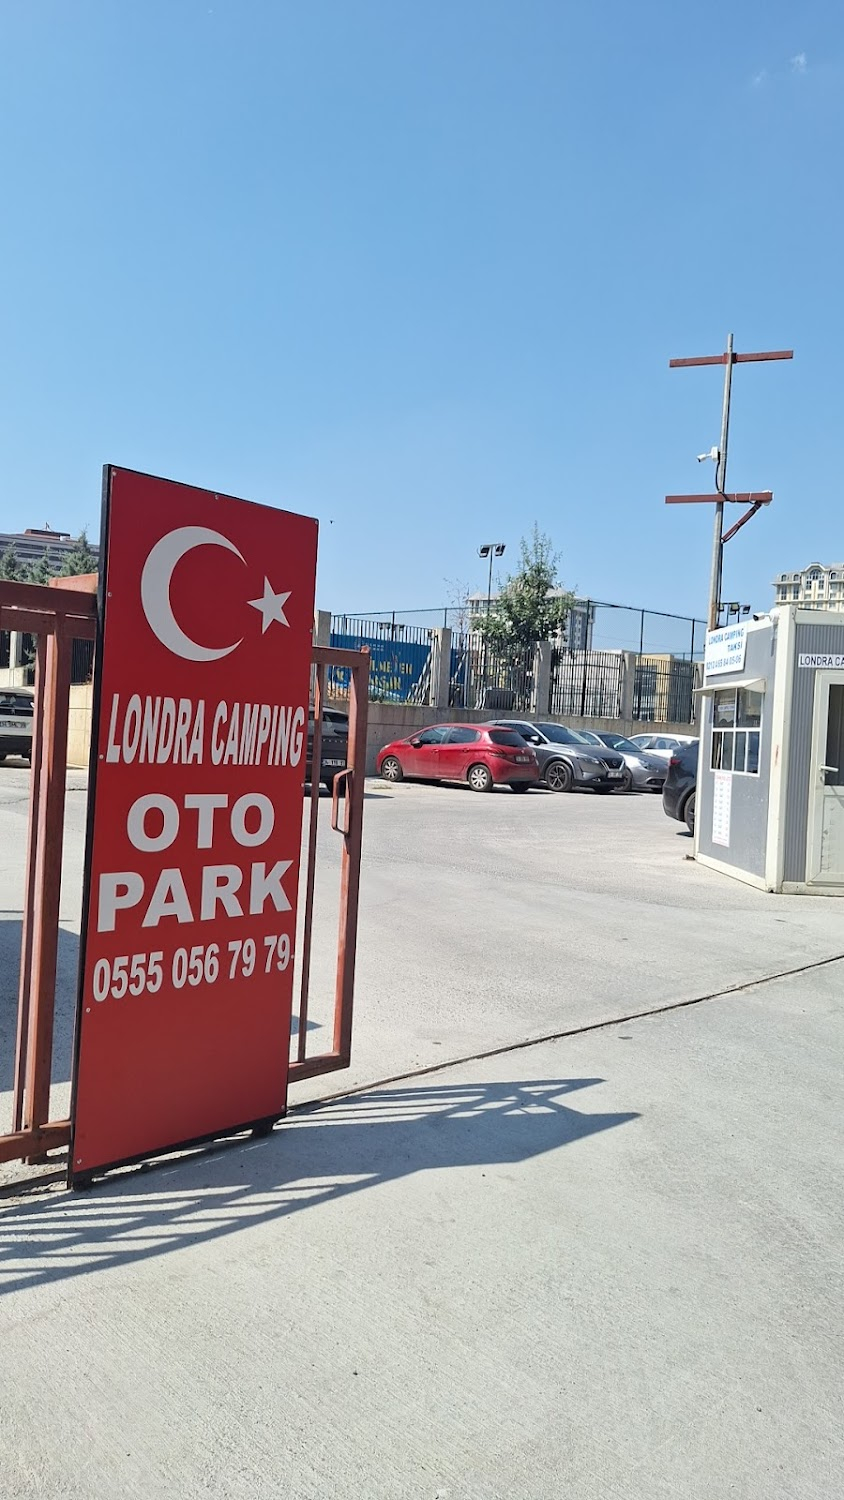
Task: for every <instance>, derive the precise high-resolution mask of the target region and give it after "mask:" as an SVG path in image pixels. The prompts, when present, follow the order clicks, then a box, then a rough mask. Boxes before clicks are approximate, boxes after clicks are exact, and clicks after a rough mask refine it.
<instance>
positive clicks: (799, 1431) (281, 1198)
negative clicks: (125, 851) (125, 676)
mask: <svg viewBox="0 0 844 1500" xmlns="http://www.w3.org/2000/svg"><path fill="white" fill-rule="evenodd" d="M26 784H27V778H26V773H25V772H24V771H22V770H16V769H14V768H12V767H7V768H4V769H3V773H2V777H0V906H2V908H3V909H4V910H3V917H4V920H3V921H0V941H2V942H3V949H2V958H3V960H4V962H3V968H2V974H3V985H2V991H0V994H1V995H2V999H1V1000H0V1005H2V1010H0V1014H1V1015H2V1017H3V1027H4V1030H3V1040H2V1046H3V1048H4V1053H3V1057H4V1065H7V1063H8V1055H9V1054H8V1042H9V1033H8V1028H9V1017H10V1016H11V1015H12V1014H13V1012H14V982H13V979H14V976H13V967H14V962H13V947H14V940H15V938H16V937H17V935H18V931H19V929H18V925H17V924H18V922H19V910H20V881H21V874H22V857H23V835H24V832H25V826H26V821H25V815H26ZM70 785H71V790H70V791H69V794H68V819H67V825H68V837H67V849H68V875H67V880H66V883H65V889H64V891H63V917H64V928H65V933H64V937H63V941H62V948H61V953H60V960H61V969H60V1000H61V1007H62V1014H63V1015H64V1016H65V1020H64V1021H63V1022H61V1023H60V1035H61V1036H62V1038H63V1040H62V1048H65V1049H66V1047H67V1037H68V1035H69V1033H68V1031H67V1026H68V1020H67V1018H68V1017H69V1012H70V1005H71V1003H72V981H73V965H74V960H75V928H74V924H75V923H76V922H78V915H76V914H77V913H78V880H79V869H80V859H81V846H82V845H81V840H82V829H83V826H84V807H85V791H84V777H81V776H78V775H73V776H71V779H70ZM327 811H328V809H327V803H326V804H325V805H324V808H323V812H324V814H326V816H325V817H324V820H323V828H322V832H321V835H320V872H321V873H320V877H319V884H318V905H317V928H316V936H315V966H314V992H315V993H314V1003H313V1011H312V1020H313V1022H314V1023H315V1036H316V1038H317V1041H318V1039H319V1038H318V1033H319V1029H320V1028H321V1027H322V1026H324V1024H325V1022H326V1021H327V1019H328V1015H329V1004H328V997H329V995H330V982H331V965H332V960H333V954H334V941H335V932H334V913H333V905H334V903H333V895H334V883H335V879H336V874H337V848H338V841H337V836H336V835H335V834H332V832H331V831H330V829H329V827H328V818H327ZM690 849H691V844H690V840H689V838H688V836H687V835H686V833H685V830H684V829H683V827H682V826H681V825H680V824H677V823H673V822H671V821H669V820H668V819H667V818H665V816H664V815H663V813H662V809H661V804H660V801H659V799H658V798H656V797H651V796H635V795H630V796H612V797H600V796H594V795H590V794H583V795H572V796H564V795H557V796H555V795H553V794H551V793H545V792H531V793H530V795H529V796H527V797H516V796H513V795H512V794H509V793H508V792H507V791H500V792H498V791H496V792H493V793H492V794H490V795H488V796H477V795H475V794H473V793H472V792H470V791H468V790H467V789H464V788H461V787H456V786H452V787H436V786H416V785H411V784H403V785H401V786H399V787H387V786H384V785H382V784H380V783H378V782H371V783H369V784H368V786H367V801H366V821H365V836H364V864H363V881H362V897H361V930H360V946H359V968H358V986H357V1012H356V1021H355V1044H354V1057H353V1066H352V1068H351V1070H350V1072H349V1073H347V1074H335V1075H333V1076H331V1077H329V1078H327V1079H316V1080H312V1081H311V1082H310V1083H309V1084H307V1085H300V1086H299V1087H298V1088H297V1089H296V1091H295V1093H296V1101H294V1102H297V1101H298V1102H300V1103H301V1102H302V1101H303V1100H306V1099H307V1098H309V1097H318V1096H325V1095H327V1094H331V1093H334V1092H336V1091H338V1090H344V1089H357V1092H356V1093H354V1094H352V1095H351V1096H350V1097H348V1098H346V1099H343V1100H340V1101H338V1102H337V1103H335V1104H334V1105H332V1106H329V1107H325V1108H322V1109H316V1110H312V1109H308V1108H305V1109H301V1110H299V1111H294V1113H293V1114H292V1115H291V1117H290V1118H289V1120H288V1122H287V1123H286V1124H285V1125H284V1126H282V1127H281V1128H279V1129H278V1130H277V1131H276V1132H274V1134H273V1136H272V1137H271V1138H270V1140H268V1141H262V1142H243V1141H238V1142H235V1143H232V1144H228V1145H224V1146H221V1147H219V1148H217V1149H216V1150H212V1151H210V1152H206V1153H203V1154H201V1155H199V1156H193V1157H188V1158H187V1159H183V1160H171V1161H169V1162H167V1163H165V1164H163V1165H160V1166H159V1167H157V1168H156V1169H155V1170H154V1171H152V1172H151V1173H149V1174H139V1173H137V1172H134V1173H127V1174H124V1175H119V1176H116V1177H114V1178H112V1179H111V1180H110V1181H107V1182H106V1183H104V1184H102V1185H101V1186H99V1187H97V1188H96V1189H95V1190H94V1191H93V1192H92V1193H90V1194H80V1195H75V1196H74V1197H68V1196H67V1195H63V1194H62V1193H61V1192H60V1191H59V1190H58V1187H50V1186H49V1185H47V1184H45V1186H44V1187H42V1188H41V1189H40V1190H39V1191H38V1192H36V1193H35V1194H33V1193H32V1192H30V1194H29V1195H28V1197H26V1198H20V1197H18V1196H17V1194H16V1192H15V1191H14V1190H12V1191H11V1193H10V1192H9V1190H7V1196H6V1203H5V1208H4V1211H3V1212H2V1213H0V1290H2V1291H6V1292H7V1293H8V1295H7V1296H6V1297H5V1298H4V1299H3V1300H2V1302H0V1340H2V1343H3V1348H4V1361H3V1369H2V1371H0V1412H2V1414H3V1415H2V1417H0V1459H2V1462H3V1467H4V1473H5V1475H6V1479H5V1491H4V1492H5V1493H8V1494H9V1496H10V1497H11V1500H35V1497H36V1496H38V1497H40V1496H41V1495H43V1494H62V1495H65V1494H66V1495H68V1496H73V1497H75V1500H99V1497H100V1496H106V1495H111V1494H116V1493H121V1494H125V1495H127V1496H132V1497H134V1496H138V1497H139V1500H140V1497H141V1496H144V1497H145V1496H147V1495H150V1494H152V1495H161V1496H165V1497H168V1500H169V1497H170V1496H176V1495H179V1497H180V1500H185V1497H187V1500H194V1497H197V1500H198V1497H200V1496H207V1495H213V1496H214V1497H215V1500H217V1497H221V1500H246V1497H247V1496H248V1497H249V1500H255V1497H258V1500H270V1497H274V1496H275V1495H277V1494H282V1493H283V1494H286V1495H290V1496H291V1497H296V1500H326V1497H338V1500H358V1497H359V1496H361V1495H365V1496H367V1497H370V1496H371V1497H373V1500H445V1497H448V1500H504V1497H509V1496H511V1495H513V1494H516V1493H518V1494H519V1495H522V1496H524V1497H526V1500H547V1497H548V1496H549V1495H557V1494H572V1495H576V1496H577V1497H578V1500H605V1497H606V1496H607V1495H615V1494H618V1495H620V1496H621V1495H623V1496H624V1497H625V1500H654V1497H656V1496H665V1497H669V1496H672V1497H673V1496H675V1495H683V1496H687V1497H690V1500H711V1497H712V1496H715V1495H717V1496H721V1495H728V1494H736V1495H740V1496H742V1500H796V1497H798V1496H799V1497H800V1500H822V1497H823V1500H828V1497H829V1496H830V1495H831V1494H834V1493H836V1492H837V1489H838V1488H839V1475H840V1471H841V1464H842V1462H844V1450H842V1442H841V1431H842V1424H841V1412H840V1380H839V1374H838V1363H839V1362H838V1356H837V1349H838V1347H840V1345H839V1344H838V1338H839V1336H840V1331H841V1330H840V1294H839V1290H836V1287H837V1284H838V1271H839V1270H840V1242H841V1232H842V1228H843V1227H844V1226H842V1222H841V1208H840V1205H841V1191H840V1162H841V1159H842V1147H844V1141H842V1138H841V1119H842V1109H841V1105H842V1102H844V1101H842V1097H841V1073H840V1066H839V1064H838V1060H837V1059H838V1057H839V1056H840V1042H841V1035H840V1029H841V1015H842V1008H844V1007H842V991H844V985H842V976H844V934H842V907H841V906H840V904H839V903H838V902H836V901H834V900H825V899H823V898H811V899H803V898H794V897H781V898H775V897H771V896H766V895H764V894H762V893H760V892H758V891H755V890H753V889H751V888H749V887H745V886H742V885H740V884H738V883H736V882H733V881H729V880H726V879H724V878H722V877H719V876H718V875H716V874H714V873H713V872H711V871H707V870H704V869H702V868H699V867H698V866H696V865H695V864H694V863H693V862H691V861H690V860H689V859H688V855H689V853H690ZM3 934H5V936H3ZM776 976H779V977H776ZM707 996H708V997H711V998H709V999H705V998H704V997H707ZM695 1000H700V1001H701V1003H700V1004H691V1005H688V1006H687V1005H686V1004H685V1002H689V1001H695ZM660 1008H665V1009H664V1010H663V1011H662V1013H660ZM652 1012H656V1013H655V1014H652ZM637 1016H638V1017H639V1019H630V1018H631V1017H637ZM625 1018H627V1019H625ZM597 1025H599V1026H600V1029H597V1030H594V1029H590V1028H593V1027H595V1026H597ZM540 1039H543V1040H540ZM525 1043H532V1045H527V1046H526V1045H524V1044H525ZM495 1049H500V1050H499V1051H498V1054H497V1055H494V1056H491V1055H489V1054H490V1053H492V1052H493V1051H495ZM60 1051H61V1049H60ZM65 1055H66V1053H65V1052H61V1056H62V1057H65ZM456 1059H466V1060H465V1061H461V1062H456V1061H455V1060H456ZM449 1064H451V1065H449ZM425 1068H435V1069H438V1071H434V1072H429V1073H424V1074H422V1075H421V1076H418V1077H414V1076H412V1075H413V1073H414V1071H415V1070H418V1069H425ZM66 1069H67V1063H66V1061H61V1060H60V1062H59V1064H58V1080H59V1081H58V1089H59V1091H63V1090H65V1089H66V1081H65V1080H66ZM402 1075H411V1076H402ZM385 1080H392V1081H391V1082H385ZM3 1086H4V1087H6V1088H8V1080H7V1079H4V1085H3ZM6 1097H8V1096H6ZM36 1326H37V1330H38V1333H37V1336H36V1335H35V1334H34V1333H33V1329H34V1328H35V1327H36ZM90 1370H96V1371H97V1372H98V1374H97V1380H98V1384H97V1389H96V1391H95V1392H93V1393H92V1395H91V1397H90V1400H89V1402H88V1403H87V1404H86V1407H85V1413H86V1414H85V1415H84V1417H83V1419H82V1421H81V1422H80V1406H79V1399H78V1396H77V1394H76V1393H77V1392H78V1391H79V1390H80V1389H81V1385H82V1383H83V1382H84V1381H85V1379H86V1377H87V1373H88V1372H90ZM129 1401H131V1404H132V1410H133V1413H134V1425H133V1437H132V1440H131V1441H126V1442H125V1443H124V1441H123V1439H122V1437H121V1435H120V1434H121V1431H122V1423H123V1417H124V1413H125V1410H126V1406H127V1403H128V1402H129ZM42 1408H44V1409H48V1410H49V1420H48V1421H44V1422H39V1423H38V1424H36V1425H35V1427H33V1423H32V1419H31V1413H32V1412H33V1410H41V1409H42ZM23 1454H25V1458H23V1457H21V1455H23Z"/></svg>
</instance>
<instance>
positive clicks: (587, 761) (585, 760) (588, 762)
mask: <svg viewBox="0 0 844 1500" xmlns="http://www.w3.org/2000/svg"><path fill="white" fill-rule="evenodd" d="M580 763H581V765H583V766H599V765H600V764H601V762H600V761H599V760H596V759H595V757H594V756H592V755H581V757H580Z"/></svg>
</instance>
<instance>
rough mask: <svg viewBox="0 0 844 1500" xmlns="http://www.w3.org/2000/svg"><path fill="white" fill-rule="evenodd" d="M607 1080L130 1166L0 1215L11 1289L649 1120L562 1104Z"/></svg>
mask: <svg viewBox="0 0 844 1500" xmlns="http://www.w3.org/2000/svg"><path fill="white" fill-rule="evenodd" d="M602 1082H603V1079H601V1078H568V1079H563V1080H559V1079H557V1080H554V1079H540V1080H536V1081H533V1082H525V1081H519V1082H518V1083H486V1084H462V1085H460V1084H436V1085H429V1086H427V1087H419V1088H398V1089H379V1090H378V1091H376V1092H372V1093H367V1094H358V1095H355V1096H352V1097H350V1098H348V1099H345V1100H341V1101H338V1102H337V1103H335V1104H332V1105H328V1106H323V1107H322V1108H319V1107H314V1108H312V1109H308V1110H303V1111H302V1112H297V1113H296V1114H294V1115H291V1116H290V1117H289V1118H288V1119H287V1120H286V1121H285V1123H284V1124H283V1125H282V1126H280V1127H279V1128H278V1129H277V1130H276V1131H275V1132H274V1133H273V1135H272V1136H271V1137H269V1138H268V1139H265V1140H260V1141H257V1140H256V1141H252V1140H250V1141H244V1140H243V1139H240V1140H238V1141H234V1142H226V1143H224V1144H221V1145H218V1146H217V1147H215V1148H212V1149H210V1150H209V1149H206V1150H204V1151H202V1152H197V1153H193V1154H191V1155H189V1156H181V1157H179V1158H173V1157H170V1158H168V1159H167V1160H166V1161H163V1162H161V1163H159V1164H158V1165H157V1166H156V1168H155V1170H154V1172H152V1173H149V1172H141V1171H138V1170H134V1171H129V1172H124V1173H122V1174H118V1175H115V1176H113V1177H111V1178H107V1179H105V1181H103V1182H102V1183H100V1184H99V1185H98V1186H96V1187H95V1188H94V1189H93V1190H92V1191H91V1192H89V1193H83V1194H65V1195H61V1196H60V1195H58V1194H57V1195H56V1196H55V1197H51V1199H50V1200H49V1201H46V1202H45V1201H41V1202H39V1203H38V1204H25V1205H20V1204H18V1205H16V1206H15V1207H14V1208H10V1209H9V1210H8V1211H7V1212H6V1213H5V1214H2V1215H0V1292H13V1291H19V1290H21V1289H22V1288H24V1287H28V1286H37V1285H39V1284H42V1283H45V1282H53V1281H60V1280H63V1279H65V1278H67V1277H72V1276H86V1275H88V1274H90V1273H91V1272H94V1271H100V1270H107V1269H109V1268H110V1267H114V1266H121V1265H127V1264H132V1263H133V1262H139V1261H145V1260H150V1259H153V1258H154V1257H157V1256H160V1255H167V1254H170V1253H171V1252H172V1251H175V1250H181V1249H183V1248H185V1247H187V1246H191V1245H197V1244H201V1243H202V1242H203V1241H211V1240H216V1239H220V1238H222V1237H223V1236H225V1235H230V1234H234V1233H236V1232H237V1231H239V1230H242V1229H247V1228H251V1227H254V1226H255V1225H260V1224H266V1223H268V1222H271V1221H272V1220H275V1219H282V1218H284V1217H285V1216H286V1215H288V1214H293V1213H298V1212H300V1211H301V1210H302V1209H307V1208H309V1207H311V1205H313V1204H323V1203H326V1202H330V1201H332V1200H334V1199H339V1198H343V1197H346V1196H347V1195H349V1194H351V1193H357V1192H360V1191H361V1190H362V1189H363V1188H370V1187H377V1186H378V1185H380V1184H381V1183H386V1182H391V1181H394V1180H396V1179H398V1178H403V1177H408V1176H411V1175H412V1174H413V1173H415V1172H425V1171H432V1170H444V1169H446V1168H450V1167H470V1166H478V1167H480V1166H488V1167H490V1166H494V1165H496V1164H505V1163H508V1164H515V1163H518V1162H525V1161H529V1160H530V1159H531V1158H533V1157H536V1156H539V1155H542V1154H543V1153H544V1152H547V1151H554V1150H556V1149H557V1148H558V1147H560V1146H567V1145H570V1144H571V1142H572V1141H577V1140H580V1139H582V1138H583V1137H584V1136H588V1135H593V1134H595V1133H596V1132H597V1131H601V1130H609V1129H611V1128H612V1127H613V1126H616V1125H623V1124H625V1123H626V1122H627V1121H629V1120H635V1119H638V1115H637V1114H635V1113H628V1114H583V1113H581V1112H579V1111H578V1110H575V1109H571V1108H570V1107H569V1106H568V1104H566V1103H565V1102H563V1101H564V1100H565V1099H567V1098H568V1096H569V1095H571V1094H573V1093H575V1092H577V1091H578V1090H580V1089H585V1088H591V1087H592V1086H594V1085H596V1084H600V1083H602Z"/></svg>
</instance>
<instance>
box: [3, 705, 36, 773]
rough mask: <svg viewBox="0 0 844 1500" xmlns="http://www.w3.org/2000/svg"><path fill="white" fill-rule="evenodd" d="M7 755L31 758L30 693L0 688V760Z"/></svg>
mask: <svg viewBox="0 0 844 1500" xmlns="http://www.w3.org/2000/svg"><path fill="white" fill-rule="evenodd" d="M7 755H20V756H21V757H22V758H23V759H24V760H29V761H31V760H32V693H30V692H27V690H26V688H0V761H3V760H5V759H6V756H7Z"/></svg>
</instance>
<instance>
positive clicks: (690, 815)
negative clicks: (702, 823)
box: [683, 792, 695, 836]
mask: <svg viewBox="0 0 844 1500" xmlns="http://www.w3.org/2000/svg"><path fill="white" fill-rule="evenodd" d="M683 819H684V822H685V824H686V827H687V828H688V830H689V833H690V834H692V836H694V831H695V794H694V792H692V795H691V797H690V798H689V800H688V802H687V803H686V805H685V807H684V808H683Z"/></svg>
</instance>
